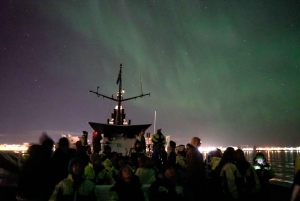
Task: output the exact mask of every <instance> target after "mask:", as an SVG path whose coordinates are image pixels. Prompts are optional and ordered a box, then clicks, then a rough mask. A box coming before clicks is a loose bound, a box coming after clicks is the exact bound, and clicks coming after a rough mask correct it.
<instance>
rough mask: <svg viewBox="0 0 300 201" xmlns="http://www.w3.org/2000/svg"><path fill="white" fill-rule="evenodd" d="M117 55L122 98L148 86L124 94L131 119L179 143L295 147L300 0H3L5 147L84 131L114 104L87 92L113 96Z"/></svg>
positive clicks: (0, 45)
mask: <svg viewBox="0 0 300 201" xmlns="http://www.w3.org/2000/svg"><path fill="white" fill-rule="evenodd" d="M120 63H122V64H123V74H122V75H123V77H122V81H123V88H124V90H125V94H123V97H124V98H129V97H132V96H137V95H140V94H141V93H144V94H145V93H150V97H149V96H145V97H143V98H138V99H136V100H131V101H126V102H123V108H125V112H126V120H127V121H128V120H129V119H130V120H131V123H132V124H147V123H152V124H154V122H155V128H161V129H162V132H163V133H164V134H165V135H171V139H172V140H174V141H175V142H177V144H186V143H188V142H190V139H191V137H193V136H198V137H200V138H201V140H202V146H204V147H206V146H223V147H226V146H238V145H249V146H253V145H256V146H300V1H298V0H278V1H273V0H251V1H249V0H247V1H245V0H241V1H233V0H197V1H196V0H185V1H184V0H158V1H157V0H156V1H148V0H146V1H145V0H143V1H142V0H141V1H134V0H109V1H108V0H86V1H80V0H74V1H71V0H66V1H50V0H45V1H40V0H22V1H21V0H3V1H1V3H0V66H1V73H0V91H1V99H0V143H23V142H38V139H39V137H40V135H41V133H42V132H47V133H48V134H49V135H50V136H51V137H52V138H53V139H54V140H55V141H57V140H58V139H59V137H60V136H61V134H68V133H69V134H72V135H81V134H82V131H88V132H89V133H90V135H91V132H92V129H91V128H90V126H89V125H88V123H87V122H101V123H105V122H106V121H107V119H108V118H110V117H111V113H112V111H113V109H114V107H115V105H116V102H112V101H110V100H108V99H103V98H101V97H100V98H98V97H97V96H96V95H95V94H93V93H90V92H89V91H90V90H93V91H96V90H97V86H99V92H100V93H102V94H104V95H107V96H111V94H114V95H115V96H116V93H117V91H118V85H117V84H116V80H117V77H118V72H119V65H120ZM141 86H142V87H141ZM155 112H156V121H154V119H155ZM146 132H150V133H151V134H153V132H154V126H151V127H150V128H149V129H148V130H147V131H146Z"/></svg>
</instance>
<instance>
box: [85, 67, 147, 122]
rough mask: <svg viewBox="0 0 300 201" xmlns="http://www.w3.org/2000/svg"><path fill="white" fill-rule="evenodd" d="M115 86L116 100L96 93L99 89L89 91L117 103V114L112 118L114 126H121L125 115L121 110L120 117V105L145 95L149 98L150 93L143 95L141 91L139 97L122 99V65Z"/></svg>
mask: <svg viewBox="0 0 300 201" xmlns="http://www.w3.org/2000/svg"><path fill="white" fill-rule="evenodd" d="M117 84H119V91H118V95H117V98H116V99H115V98H114V97H113V96H112V97H109V96H106V95H103V94H100V93H99V92H98V89H99V87H97V91H91V90H90V92H91V93H94V94H96V95H97V96H98V97H100V96H102V97H103V98H107V99H110V100H113V101H116V102H118V108H117V113H116V114H115V116H114V124H116V125H123V119H124V118H125V115H124V113H123V111H124V110H123V109H122V115H121V103H122V102H123V101H128V100H132V99H136V98H142V97H143V96H147V95H149V96H150V93H147V94H143V91H142V92H141V95H139V96H134V97H131V98H126V99H123V98H122V93H123V90H122V64H120V71H119V74H118V79H117ZM123 117H124V118H123Z"/></svg>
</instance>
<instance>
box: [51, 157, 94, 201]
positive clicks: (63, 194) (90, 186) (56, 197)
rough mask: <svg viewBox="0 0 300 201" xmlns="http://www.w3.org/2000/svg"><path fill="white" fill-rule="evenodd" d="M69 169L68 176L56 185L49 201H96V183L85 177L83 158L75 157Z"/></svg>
mask: <svg viewBox="0 0 300 201" xmlns="http://www.w3.org/2000/svg"><path fill="white" fill-rule="evenodd" d="M68 169H69V175H68V177H67V178H65V179H63V180H62V181H61V182H59V183H58V184H57V185H56V186H55V189H54V192H53V193H52V195H51V197H50V199H49V201H86V200H89V201H96V200H97V197H96V194H95V184H94V183H93V182H91V181H89V180H87V179H85V178H84V177H83V170H84V162H83V160H82V159H80V158H76V157H75V158H73V159H72V160H71V161H70V162H69V167H68Z"/></svg>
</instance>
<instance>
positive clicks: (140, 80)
mask: <svg viewBox="0 0 300 201" xmlns="http://www.w3.org/2000/svg"><path fill="white" fill-rule="evenodd" d="M140 83H141V93H142V94H143V85H142V75H140Z"/></svg>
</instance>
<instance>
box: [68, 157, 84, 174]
mask: <svg viewBox="0 0 300 201" xmlns="http://www.w3.org/2000/svg"><path fill="white" fill-rule="evenodd" d="M76 163H79V164H80V165H81V166H82V168H84V162H83V160H82V159H81V158H78V157H75V158H72V159H71V160H70V162H69V165H68V170H69V174H73V165H74V164H76Z"/></svg>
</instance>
